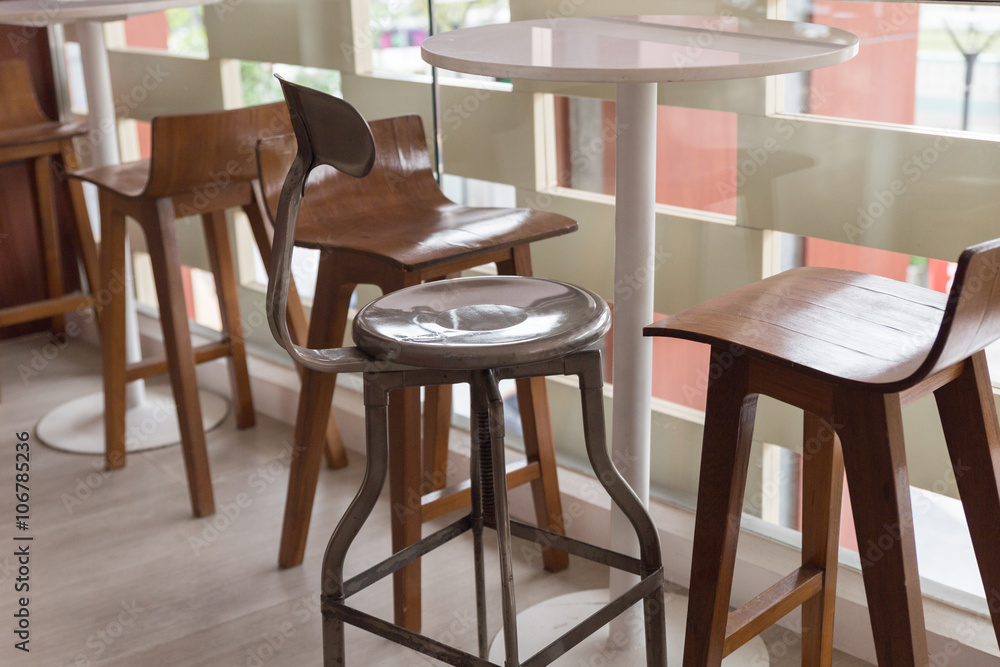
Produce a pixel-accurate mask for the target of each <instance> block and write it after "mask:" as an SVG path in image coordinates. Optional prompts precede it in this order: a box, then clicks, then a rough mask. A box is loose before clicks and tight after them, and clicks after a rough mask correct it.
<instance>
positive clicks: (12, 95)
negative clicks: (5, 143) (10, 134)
mask: <svg viewBox="0 0 1000 667" xmlns="http://www.w3.org/2000/svg"><path fill="white" fill-rule="evenodd" d="M49 122H51V119H50V118H48V117H46V116H45V114H44V113H42V109H41V107H40V106H39V105H38V98H37V97H35V88H34V86H32V84H31V73H30V72H29V71H28V64H27V63H26V62H24V61H23V60H14V59H12V60H0V130H12V129H15V128H20V127H27V126H30V125H37V124H39V123H49Z"/></svg>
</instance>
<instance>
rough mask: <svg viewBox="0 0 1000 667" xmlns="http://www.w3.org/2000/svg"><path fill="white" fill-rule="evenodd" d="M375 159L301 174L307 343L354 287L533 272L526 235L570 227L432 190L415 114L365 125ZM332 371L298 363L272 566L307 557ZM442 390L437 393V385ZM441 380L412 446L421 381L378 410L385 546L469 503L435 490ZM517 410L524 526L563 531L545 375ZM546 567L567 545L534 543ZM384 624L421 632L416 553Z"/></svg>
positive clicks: (405, 542) (543, 235)
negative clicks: (310, 301) (382, 423)
mask: <svg viewBox="0 0 1000 667" xmlns="http://www.w3.org/2000/svg"><path fill="white" fill-rule="evenodd" d="M370 127H371V132H372V134H373V136H374V141H375V146H376V157H375V164H374V166H373V168H372V171H371V173H370V174H368V175H367V176H366V177H365V178H362V179H354V178H350V177H347V176H345V175H344V174H341V173H339V172H336V171H335V170H333V169H330V168H328V167H324V168H321V169H317V170H316V171H314V172H313V173H312V176H311V177H310V179H309V183H308V185H307V187H306V191H305V196H304V197H303V200H302V208H301V212H300V215H299V219H300V222H299V225H298V229H297V230H296V234H295V243H296V244H297V245H299V246H304V247H308V248H317V249H319V250H320V251H321V253H320V263H319V275H318V277H317V281H316V297H315V299H314V306H313V311H312V320H311V323H310V328H309V341H308V346H309V347H312V348H332V347H338V346H340V345H341V344H342V342H343V339H344V332H345V327H346V325H347V318H348V305H349V302H350V298H351V294H352V292H353V291H354V288H355V286H356V285H358V284H373V285H376V286H378V287H379V288H380V289H381V290H382V292H383V294H387V293H390V292H394V291H396V290H400V289H403V288H405V287H409V286H412V285H417V284H420V283H422V282H424V281H429V280H439V279H442V278H447V277H451V276H454V275H457V274H458V273H459V272H460V271H462V270H464V269H468V268H472V267H476V266H482V265H485V264H496V266H497V271H498V273H500V274H502V275H519V276H531V255H530V249H529V244H530V243H532V242H534V241H539V240H542V239H547V238H551V237H554V236H558V235H561V234H567V233H569V232H572V231H574V230H575V229H576V223H575V222H574V221H573V220H571V219H569V218H567V217H565V216H562V215H558V214H556V213H551V212H546V211H536V210H532V209H511V208H483V207H467V206H460V205H458V204H456V203H454V202H452V201H450V200H449V199H448V198H447V197H445V196H444V194H443V193H442V192H441V189H440V188H439V187H438V184H437V182H436V181H435V180H434V176H433V173H432V172H431V162H430V157H429V155H428V153H427V143H426V139H425V135H424V128H423V125H422V123H421V120H420V117H419V116H415V115H410V116H401V117H397V118H389V119H384V120H377V121H373V122H372V123H371V124H370ZM258 152H259V161H260V170H261V182H262V184H263V190H264V195H265V197H266V199H267V201H268V203H269V209H270V211H271V213H272V215H273V213H274V212H275V211H276V210H277V203H278V196H279V194H280V192H281V187H282V183H283V182H284V179H285V176H286V175H287V173H288V169H289V166H290V165H291V164H292V161H293V159H294V157H295V155H296V142H295V138H294V137H293V136H292V135H288V136H286V137H275V138H273V139H269V140H264V141H261V142H260V145H259V146H258ZM335 384H336V374H331V373H320V372H317V371H315V370H307V371H306V372H305V377H304V380H303V390H302V393H301V394H300V398H299V412H298V418H297V420H296V430H295V439H296V441H295V442H296V444H295V449H294V454H293V458H292V469H291V473H290V475H289V481H288V499H287V501H286V504H285V520H284V526H283V528H282V537H281V551H280V554H279V563H280V564H281V566H283V567H291V566H295V565H299V564H300V563H301V562H302V559H303V555H304V552H305V545H306V536H307V533H308V529H309V519H310V515H311V513H312V504H313V497H314V495H315V492H316V484H317V479H318V475H319V468H320V458H321V451H322V446H321V444H322V438H323V434H324V430H325V426H326V423H327V419H328V415H329V414H330V404H331V401H332V398H333V392H334V387H335ZM436 389H440V390H443V391H440V392H438V391H435V390H436ZM448 390H450V387H447V386H445V387H437V388H433V389H430V390H428V391H427V401H426V403H427V405H428V406H430V407H425V411H424V429H423V450H421V446H420V443H421V422H420V417H421V411H420V389H419V388H418V387H408V388H406V389H403V390H401V391H400V392H397V393H396V396H395V398H394V400H393V403H392V406H391V408H390V433H391V437H390V446H391V448H392V457H391V460H392V466H391V473H390V494H391V497H392V503H393V507H395V508H399V510H398V511H394V512H393V514H392V537H393V549H394V550H400V549H403V548H404V547H406V546H409V545H410V544H413V543H414V542H416V541H417V540H418V539H420V535H421V525H422V524H423V523H424V522H426V521H430V520H432V519H435V518H437V517H440V516H442V515H444V514H447V513H448V512H451V511H454V510H456V509H459V508H461V507H467V506H468V504H469V502H470V500H469V498H470V486H469V483H468V482H466V483H464V484H462V485H460V486H459V487H458V488H453V489H445V488H442V487H444V484H443V481H444V475H443V471H444V470H445V464H446V457H447V452H448V433H449V429H450V405H451V401H450V391H448ZM517 391H518V406H519V408H520V412H521V423H522V427H523V432H524V444H525V452H526V454H527V458H526V460H525V461H524V462H523V463H514V464H511V466H510V467H509V469H508V472H509V476H508V479H509V483H510V484H511V486H516V485H519V484H524V483H527V482H530V483H531V485H532V493H533V497H534V504H535V514H536V521H537V522H538V525H539V526H541V527H542V528H546V529H549V530H553V531H555V532H559V533H561V532H563V525H562V506H561V502H560V498H559V485H558V481H557V478H556V463H555V451H554V445H553V441H552V428H551V425H550V423H549V411H548V399H547V394H546V389H545V380H544V378H519V379H518V380H517ZM543 558H544V563H545V567H546V569H548V570H550V571H557V570H560V569H563V568H564V567H566V565H567V563H568V560H567V556H566V554H565V553H563V552H560V551H556V550H553V549H546V550H545V551H544V553H543ZM394 590H395V595H396V622H397V623H399V624H400V625H404V626H405V627H407V628H410V629H413V630H417V629H419V628H420V570H419V562H417V563H414V564H413V565H410V566H408V567H406V568H404V569H402V570H400V571H399V572H397V573H396V575H395V586H394Z"/></svg>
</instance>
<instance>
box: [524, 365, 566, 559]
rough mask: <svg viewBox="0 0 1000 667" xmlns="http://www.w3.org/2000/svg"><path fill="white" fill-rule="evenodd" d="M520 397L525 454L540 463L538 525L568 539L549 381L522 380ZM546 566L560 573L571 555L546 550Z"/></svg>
mask: <svg viewBox="0 0 1000 667" xmlns="http://www.w3.org/2000/svg"><path fill="white" fill-rule="evenodd" d="M517 396H518V401H517V405H518V408H519V409H520V411H521V427H522V431H523V433H524V453H525V455H526V457H527V459H528V460H529V461H531V462H537V463H538V479H535V480H532V482H531V494H532V498H533V500H534V504H535V521H536V522H537V524H538V527H539V528H544V529H545V530H550V531H552V532H553V533H558V534H560V535H565V534H566V529H565V526H564V525H563V511H562V497H561V496H560V495H559V477H558V473H557V466H556V447H555V439H554V437H553V435H552V421H551V419H550V417H549V395H548V390H547V389H546V387H545V378H522V379H520V380H518V381H517ZM542 562H543V563H544V564H545V569H546V570H548V571H549V572H559V571H560V570H564V569H566V568H567V567H568V566H569V554H567V553H566V552H565V551H559V550H557V549H552V548H551V547H544V548H543V549H542Z"/></svg>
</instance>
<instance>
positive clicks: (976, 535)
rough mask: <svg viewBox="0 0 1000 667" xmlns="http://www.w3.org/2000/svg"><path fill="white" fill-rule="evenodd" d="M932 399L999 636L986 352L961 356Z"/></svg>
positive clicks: (999, 474)
mask: <svg viewBox="0 0 1000 667" xmlns="http://www.w3.org/2000/svg"><path fill="white" fill-rule="evenodd" d="M934 398H935V399H936V400H937V404H938V412H939V413H940V414H941V423H942V426H943V427H944V435H945V440H946V441H947V443H948V451H949V453H950V454H951V461H952V466H953V467H954V470H955V479H956V480H957V483H958V490H959V493H960V495H961V497H962V505H963V506H964V508H965V517H966V519H967V520H968V522H969V532H970V533H971V535H972V544H973V546H974V547H975V550H976V558H977V560H978V561H979V572H980V575H981V576H982V578H983V587H984V588H985V589H986V601H987V603H988V604H989V608H990V615H991V616H992V617H993V629H994V632H995V633H996V635H997V638H998V640H1000V551H998V549H1000V547H998V545H1000V524H998V522H997V517H998V516H1000V435H998V427H997V412H996V404H995V403H994V402H993V390H992V386H991V383H990V374H989V370H988V369H987V367H986V353H985V352H979V353H977V354H975V355H973V356H972V357H971V358H970V359H968V360H966V362H965V370H964V371H963V373H962V375H960V376H959V377H958V378H957V379H955V380H952V381H951V382H950V383H948V384H946V385H945V386H944V387H941V388H940V389H938V390H937V391H936V392H934Z"/></svg>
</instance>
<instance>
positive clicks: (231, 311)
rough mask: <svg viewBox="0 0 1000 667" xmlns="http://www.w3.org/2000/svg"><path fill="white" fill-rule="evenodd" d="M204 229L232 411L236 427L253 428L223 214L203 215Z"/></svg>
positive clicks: (237, 304) (231, 261) (251, 397)
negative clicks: (225, 353) (225, 347)
mask: <svg viewBox="0 0 1000 667" xmlns="http://www.w3.org/2000/svg"><path fill="white" fill-rule="evenodd" d="M202 220H203V221H204V225H205V247H206V249H207V250H208V259H209V262H210V263H211V265H212V273H213V274H215V288H216V292H217V293H218V298H219V313H220V315H222V335H223V337H224V338H225V339H226V340H227V341H228V343H229V359H228V360H227V361H228V362H229V363H228V365H229V385H230V387H232V393H233V411H234V412H235V413H236V427H237V428H248V427H250V426H253V425H254V412H253V396H252V395H251V393H250V373H249V372H248V371H247V353H246V345H245V340H244V337H243V322H242V321H240V295H239V291H238V290H237V283H236V271H235V270H234V269H233V255H232V249H231V248H230V245H229V230H228V228H227V225H226V213H225V211H215V212H213V213H206V214H204V215H202Z"/></svg>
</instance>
